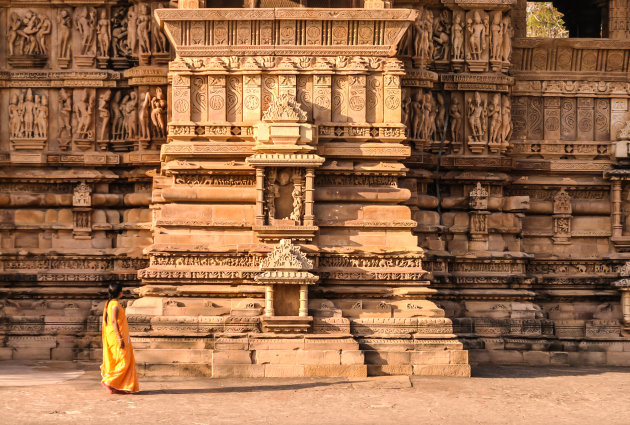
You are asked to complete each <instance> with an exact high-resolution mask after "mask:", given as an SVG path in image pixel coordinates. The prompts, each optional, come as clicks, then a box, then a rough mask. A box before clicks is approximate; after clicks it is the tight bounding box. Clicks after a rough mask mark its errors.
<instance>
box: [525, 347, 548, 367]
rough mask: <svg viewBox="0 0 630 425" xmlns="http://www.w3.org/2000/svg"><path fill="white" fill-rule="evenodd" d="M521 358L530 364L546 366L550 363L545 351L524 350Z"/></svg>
mask: <svg viewBox="0 0 630 425" xmlns="http://www.w3.org/2000/svg"><path fill="white" fill-rule="evenodd" d="M523 360H524V361H525V363H527V364H528V365H530V366H547V365H549V364H550V362H551V359H550V353H549V352H545V351H525V352H524V353H523Z"/></svg>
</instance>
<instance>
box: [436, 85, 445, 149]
mask: <svg viewBox="0 0 630 425" xmlns="http://www.w3.org/2000/svg"><path fill="white" fill-rule="evenodd" d="M435 100H436V115H435V126H436V128H437V135H438V137H439V138H440V140H442V138H443V137H444V120H445V119H446V109H445V108H444V95H442V93H437V94H436V96H435Z"/></svg>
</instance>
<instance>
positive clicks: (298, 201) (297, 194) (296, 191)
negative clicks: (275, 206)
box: [290, 183, 304, 222]
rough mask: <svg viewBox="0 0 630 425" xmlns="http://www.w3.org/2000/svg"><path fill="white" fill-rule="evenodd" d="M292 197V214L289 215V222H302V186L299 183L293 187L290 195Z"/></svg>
mask: <svg viewBox="0 0 630 425" xmlns="http://www.w3.org/2000/svg"><path fill="white" fill-rule="evenodd" d="M291 196H292V197H293V212H292V213H291V216H290V218H291V220H295V221H298V222H299V221H301V220H302V208H303V203H304V201H303V199H302V185H301V184H299V183H295V185H294V186H293V192H292V193H291Z"/></svg>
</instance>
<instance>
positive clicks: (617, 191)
mask: <svg viewBox="0 0 630 425" xmlns="http://www.w3.org/2000/svg"><path fill="white" fill-rule="evenodd" d="M610 198H611V204H612V236H613V237H620V236H621V234H622V229H623V226H622V224H621V181H619V180H616V181H613V182H612V191H611V194H610Z"/></svg>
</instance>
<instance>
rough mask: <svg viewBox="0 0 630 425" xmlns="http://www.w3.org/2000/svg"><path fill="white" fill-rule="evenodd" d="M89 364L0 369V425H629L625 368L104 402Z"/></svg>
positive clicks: (217, 390)
mask: <svg viewBox="0 0 630 425" xmlns="http://www.w3.org/2000/svg"><path fill="white" fill-rule="evenodd" d="M99 380H100V376H99V373H98V367H97V365H94V364H77V363H69V362H68V363H62V362H0V423H2V424H7V425H8V424H66V423H68V424H79V423H80V424H85V423H93V424H117V425H122V424H160V423H167V424H191V425H194V424H212V425H214V424H248V425H250V424H274V425H275V424H287V425H288V424H291V425H293V424H300V425H302V424H317V425H322V424H343V425H352V424H397V425H402V424H414V425H417V424H433V423H439V424H524V423H527V424H548V423H554V424H596V425H597V424H603V423H606V424H607V425H608V424H628V423H630V368H563V367H555V368H554V367H547V368H520V367H519V368H517V367H493V368H489V367H484V368H474V369H473V377H472V378H441V377H411V379H410V378H408V377H399V376H395V377H377V378H365V379H337V378H335V379H307V378H300V379H201V378H144V379H142V380H141V382H140V385H141V389H142V391H141V393H139V394H138V395H125V396H120V395H109V394H107V393H106V392H105V390H104V389H103V388H102V387H101V386H100V384H99Z"/></svg>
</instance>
